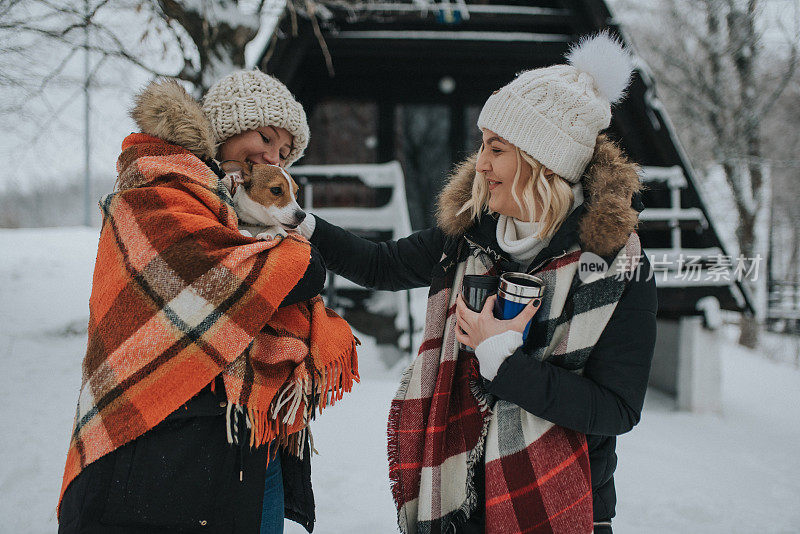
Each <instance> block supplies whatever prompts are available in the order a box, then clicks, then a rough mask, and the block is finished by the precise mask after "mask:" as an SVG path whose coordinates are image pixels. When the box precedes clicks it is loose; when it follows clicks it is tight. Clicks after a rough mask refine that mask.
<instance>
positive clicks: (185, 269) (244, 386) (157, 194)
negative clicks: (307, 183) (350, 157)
mask: <svg viewBox="0 0 800 534" xmlns="http://www.w3.org/2000/svg"><path fill="white" fill-rule="evenodd" d="M131 114H132V117H133V118H134V120H135V121H136V123H137V125H138V126H139V128H140V132H141V133H135V134H131V135H130V136H128V137H127V138H126V139H125V140H124V141H123V151H122V154H121V155H120V158H119V160H118V171H119V178H118V184H117V185H118V189H117V191H115V192H114V193H113V194H112V195H109V196H108V197H107V198H106V199H104V200H103V202H102V203H101V208H102V209H103V213H104V225H103V231H102V233H101V241H100V243H101V247H100V251H99V252H98V260H97V266H96V267H95V282H94V285H93V291H92V299H91V300H90V309H91V317H92V319H90V326H89V332H90V336H89V337H90V343H89V347H88V348H87V355H86V358H85V360H84V384H83V387H82V389H81V395H80V401H79V407H78V414H79V417H77V418H76V423H75V425H76V426H75V432H74V434H73V439H72V442H71V444H70V450H69V453H68V457H67V467H66V469H65V475H64V482H63V487H62V498H61V501H60V506H59V513H58V518H59V532H62V533H88V532H104V533H118V534H123V533H124V534H133V533H148V534H156V533H167V532H179V531H180V532H184V531H186V532H189V531H192V532H194V531H198V532H201V531H202V532H226V533H239V532H241V533H245V532H246V533H252V532H259V531H260V532H263V533H265V534H276V533H280V532H283V521H284V515H286V517H289V518H290V519H293V520H295V521H298V522H299V523H301V524H302V525H303V526H304V527H305V528H306V529H308V530H309V531H310V530H311V529H312V528H313V524H314V504H313V494H312V492H311V483H310V454H308V452H306V453H305V454H303V451H304V450H305V451H308V450H309V448H308V447H309V445H308V441H307V439H308V438H307V433H306V432H305V427H302V425H301V424H297V422H296V421H295V424H293V426H292V429H293V430H292V431H291V432H292V433H291V434H289V431H288V430H287V431H286V432H285V433H281V432H282V431H280V430H278V431H277V435H278V436H279V437H278V438H275V439H273V438H272V437H270V436H273V435H274V434H273V433H271V432H267V431H264V429H265V428H273V426H269V425H270V424H271V422H270V421H269V419H268V417H269V414H270V413H272V418H273V419H276V417H277V418H282V417H283V412H281V411H280V410H279V409H278V408H276V409H275V410H271V408H272V407H273V406H274V405H276V404H277V403H278V402H279V401H280V399H279V397H282V398H285V397H286V395H285V394H283V395H278V393H279V392H282V391H287V390H286V389H285V388H284V386H287V385H289V386H291V385H292V384H294V374H293V373H295V371H297V370H298V368H299V367H300V366H305V365H313V364H310V363H307V362H304V361H302V360H301V362H300V363H299V365H298V362H296V361H294V360H292V359H291V358H294V359H296V355H295V354H293V351H289V350H288V349H287V350H284V349H279V350H278V351H277V352H276V351H274V349H270V347H271V346H273V347H274V346H275V344H274V343H273V344H272V345H270V344H269V342H268V341H264V339H265V338H266V339H273V338H274V339H277V340H278V343H284V344H285V345H284V344H281V345H280V346H281V347H284V346H290V347H296V346H298V343H302V342H303V341H302V340H303V339H304V338H303V336H304V334H303V333H302V328H301V329H300V330H297V331H296V332H292V333H293V337H292V338H291V340H290V341H289V342H288V343H287V342H286V341H285V337H282V335H281V333H280V332H277V333H276V331H275V329H274V325H272V323H271V321H272V320H273V319H272V316H273V315H274V314H277V313H278V312H279V311H280V308H285V307H287V306H291V305H294V304H297V303H302V302H304V301H308V300H309V299H311V298H312V297H314V296H316V295H318V294H319V293H320V291H321V290H322V288H323V285H324V282H325V276H326V271H325V266H324V264H323V263H322V261H321V258H320V256H319V254H318V253H317V251H316V250H315V249H314V247H309V245H308V243H307V242H305V240H302V239H300V238H298V237H294V238H292V237H290V238H286V239H284V240H282V241H280V242H279V243H267V242H264V241H257V240H254V239H253V238H249V237H245V236H243V235H241V233H240V232H239V231H238V228H237V222H236V215H235V213H234V212H233V209H232V207H231V200H230V195H229V194H228V192H227V190H226V189H225V186H224V185H223V184H222V180H221V178H222V177H223V176H224V174H223V173H221V172H220V171H219V167H218V165H217V162H218V161H223V160H226V159H236V160H241V161H249V162H251V163H269V164H274V165H279V166H281V167H288V166H289V165H291V164H292V163H294V162H295V161H296V160H297V159H299V158H300V157H301V156H302V155H303V151H304V150H305V148H306V146H307V145H308V140H309V131H308V124H307V122H306V115H305V112H304V111H303V107H302V106H301V105H300V103H299V102H297V100H295V98H294V97H293V96H292V94H291V93H290V92H289V90H288V89H287V88H286V86H285V85H283V84H282V83H281V82H280V81H278V80H276V79H275V78H273V77H271V76H269V75H267V74H264V73H262V72H258V71H238V72H233V73H231V74H230V75H228V76H226V77H225V78H223V79H221V80H220V81H219V82H217V83H216V84H215V85H214V86H213V87H211V89H210V90H209V91H208V93H207V94H206V96H205V98H204V99H203V102H202V104H201V103H199V102H196V101H195V100H194V99H193V98H192V97H191V96H189V95H188V94H187V93H186V91H185V90H184V89H183V88H182V87H181V86H180V85H179V84H178V83H176V82H174V81H165V80H160V81H155V82H153V83H151V84H150V85H149V86H148V87H147V88H145V89H144V90H143V91H142V92H141V93H140V94H139V95H137V97H136V101H135V105H134V108H133V110H132V112H131ZM109 232H111V233H112V234H113V235H112V234H110V233H109ZM294 281H296V282H294ZM120 286H121V287H122V289H121V290H120V289H119V287H120ZM298 309H299V308H298ZM284 312H286V310H284ZM285 315H286V313H284V314H283V315H282V316H285ZM281 328H282V329H283V331H284V332H286V331H288V330H286V329H287V328H291V327H290V326H289V322H284V323H281ZM337 328H338V330H336V332H339V333H340V334H341V339H343V340H344V341H343V342H346V341H348V339H347V334H348V333H350V330H349V328H348V327H347V325H346V324H345V323H344V321H341V322H340V323H339V324H338V327H337ZM328 335H329V338H333V337H334V336H333V332H328ZM350 335H351V334H350ZM308 342H309V343H310V341H308ZM331 346H335V345H334V344H333V343H332V344H331ZM253 347H256V348H253ZM295 350H297V349H295ZM337 350H338V349H337ZM317 352H319V351H317ZM344 353H345V351H342V354H344ZM287 373H288V374H289V377H290V378H289V379H284V378H283V377H284V376H285V375H286V374H287ZM295 374H296V373H295ZM297 376H301V377H302V376H303V375H302V373H300V374H297ZM346 387H349V386H346ZM291 391H295V390H294V389H292V390H291ZM316 394H317V395H319V394H320V393H319V392H316ZM285 404H286V403H285V402H284V403H283V405H285ZM311 404H313V402H312V403H311ZM306 406H309V404H308V403H306ZM257 413H260V414H262V415H263V414H267V415H265V416H261V418H260V419H259V417H257V416H256V415H254V414H257ZM276 414H277V416H276ZM303 417H305V416H303ZM265 419H266V421H265ZM301 419H302V418H301ZM304 422H305V421H301V422H300V423H304ZM283 423H284V425H283V426H284V427H289V425H287V424H285V423H286V420H284V421H283ZM256 426H258V427H259V428H260V430H261V432H260V436H261V437H262V438H263V439H264V441H265V443H267V444H266V445H264V446H251V443H255V444H256V445H258V444H259V443H260V442H259V441H257V439H258V438H255V436H254V432H255V431H254V430H253V429H254V428H255V427H256ZM278 426H279V425H278V424H277V423H276V424H275V425H274V427H278ZM297 427H300V430H299V431H298V430H297ZM248 432H250V434H248ZM264 436H267V437H264ZM298 436H299V437H298ZM254 439H255V441H251V440H254ZM270 441H271V442H270ZM278 441H280V442H281V443H282V444H283V445H285V446H286V447H281V448H280V449H281V450H280V454H276V451H277V449H278V443H277V442H278ZM290 449H291V450H290ZM268 456H269V457H270V458H269V466H268V468H267V462H268ZM284 481H286V487H284Z"/></svg>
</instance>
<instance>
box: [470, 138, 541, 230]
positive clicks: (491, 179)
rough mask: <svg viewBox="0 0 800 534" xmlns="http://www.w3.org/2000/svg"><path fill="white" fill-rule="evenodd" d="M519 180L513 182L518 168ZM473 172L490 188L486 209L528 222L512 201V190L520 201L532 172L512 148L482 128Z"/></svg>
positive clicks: (519, 208) (509, 144)
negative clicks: (480, 174) (480, 143)
mask: <svg viewBox="0 0 800 534" xmlns="http://www.w3.org/2000/svg"><path fill="white" fill-rule="evenodd" d="M518 166H519V167H520V174H519V179H518V180H517V182H516V184H515V183H514V176H515V175H516V174H517V167H518ZM475 170H476V171H478V172H479V173H483V176H484V178H485V179H486V181H487V185H488V188H489V209H490V210H492V211H493V212H495V213H499V214H500V215H507V216H509V217H514V218H515V219H517V220H520V221H525V220H527V219H528V215H527V213H524V212H523V210H522V208H521V207H520V206H519V204H517V202H516V201H515V200H514V196H513V194H512V188H513V189H514V190H515V192H516V194H517V198H519V199H520V200H521V199H522V191H523V189H524V188H525V185H526V184H527V183H528V180H530V179H531V175H532V173H533V169H532V167H531V166H530V165H529V164H528V163H527V162H526V161H525V160H524V159H522V158H518V157H517V151H516V148H515V147H514V145H512V144H511V143H509V142H508V141H506V140H505V139H503V138H502V137H500V136H499V135H497V134H496V133H494V132H493V131H491V130H487V129H485V128H484V129H483V146H482V150H481V153H480V156H479V157H478V161H477V162H476V166H475Z"/></svg>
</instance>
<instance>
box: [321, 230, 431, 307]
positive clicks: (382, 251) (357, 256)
mask: <svg viewBox="0 0 800 534" xmlns="http://www.w3.org/2000/svg"><path fill="white" fill-rule="evenodd" d="M311 243H313V244H314V246H316V247H317V248H318V249H319V251H320V253H321V254H322V257H323V258H325V263H326V264H327V265H328V269H330V270H331V271H333V272H335V273H336V274H338V275H341V276H344V277H345V278H347V279H348V280H351V281H353V282H355V283H356V284H358V285H360V286H364V287H369V288H373V289H384V290H388V291H399V290H401V289H411V288H413V287H425V286H429V285H430V283H431V272H432V271H433V269H434V267H435V266H436V265H437V264H438V262H439V260H440V259H441V257H442V250H443V248H444V235H443V234H442V231H441V230H439V229H438V228H430V229H428V230H421V231H419V232H415V233H413V234H411V235H410V236H408V237H404V238H402V239H398V240H397V241H385V242H383V243H373V242H372V241H370V240H368V239H364V238H362V237H359V236H357V235H355V234H353V233H351V232H348V231H347V230H345V229H343V228H339V227H338V226H335V225H333V224H331V223H329V222H327V221H326V220H324V219H321V218H319V217H316V226H315V228H314V234H313V235H312V236H311Z"/></svg>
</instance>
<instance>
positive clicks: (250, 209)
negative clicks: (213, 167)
mask: <svg viewBox="0 0 800 534" xmlns="http://www.w3.org/2000/svg"><path fill="white" fill-rule="evenodd" d="M220 168H221V169H222V170H223V171H224V172H225V177H224V178H223V179H222V181H223V183H224V184H225V186H226V187H227V188H228V190H229V191H230V192H231V197H232V198H233V207H234V209H235V210H236V214H237V215H238V216H239V231H240V232H242V234H244V235H248V236H250V237H252V236H255V237H256V239H273V238H275V237H276V236H279V235H281V236H286V235H287V231H288V230H295V229H296V228H297V226H298V225H299V224H300V223H302V222H303V220H304V219H305V218H306V212H305V211H303V210H302V209H301V208H300V205H299V204H298V203H297V191H298V189H299V187H298V186H297V184H296V183H295V181H294V180H293V179H292V177H291V176H290V175H289V173H287V172H286V171H285V170H283V168H281V167H278V166H277V165H267V164H261V163H256V164H251V163H249V162H245V163H243V162H241V161H235V160H228V161H223V162H222V164H221V165H220ZM242 223H244V224H242Z"/></svg>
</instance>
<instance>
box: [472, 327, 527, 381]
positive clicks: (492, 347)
mask: <svg viewBox="0 0 800 534" xmlns="http://www.w3.org/2000/svg"><path fill="white" fill-rule="evenodd" d="M521 345H522V332H517V331H516V330H506V331H505V332H503V333H502V334H495V335H493V336H492V337H488V338H486V339H484V340H483V341H482V342H481V343H480V344H479V345H478V346H477V347H475V356H476V357H477V358H478V362H479V363H480V371H481V375H482V376H483V377H484V378H485V379H487V380H494V377H495V376H497V370H498V369H500V365H501V364H502V363H503V362H504V361H505V359H506V358H508V357H509V356H511V354H513V353H514V351H515V350H517V348H519V347H520V346H521Z"/></svg>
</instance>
